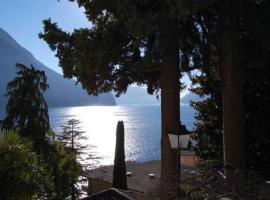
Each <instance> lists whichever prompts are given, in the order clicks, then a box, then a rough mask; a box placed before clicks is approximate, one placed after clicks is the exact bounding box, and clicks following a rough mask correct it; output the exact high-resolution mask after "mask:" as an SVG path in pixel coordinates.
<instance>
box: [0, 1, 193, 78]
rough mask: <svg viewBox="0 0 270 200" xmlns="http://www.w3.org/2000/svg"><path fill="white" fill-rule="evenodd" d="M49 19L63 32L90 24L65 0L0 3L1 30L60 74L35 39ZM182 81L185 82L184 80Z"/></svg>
mask: <svg viewBox="0 0 270 200" xmlns="http://www.w3.org/2000/svg"><path fill="white" fill-rule="evenodd" d="M48 18H51V19H52V21H53V22H57V23H58V25H59V26H60V27H61V28H63V29H64V30H65V31H72V30H73V29H74V28H81V27H89V25H90V23H89V22H88V21H87V19H86V18H85V15H84V13H83V9H82V8H79V7H78V5H77V3H74V2H69V1H68V0H60V1H57V0H0V27H1V28H3V29H4V30H5V31H7V32H8V33H9V34H10V35H11V36H12V37H13V38H14V39H15V40H16V41H17V42H18V43H19V44H21V45H22V46H23V47H25V48H26V49H28V50H29V51H30V52H31V53H32V54H33V55H34V56H35V57H36V58H37V59H38V60H39V61H41V62H42V63H43V64H45V65H46V66H48V67H50V68H52V69H53V70H55V71H58V72H61V68H60V67H58V60H57V58H56V57H55V56H54V52H52V51H51V50H50V48H49V47H48V45H47V43H46V42H45V41H43V40H41V39H39V38H38V33H40V32H42V31H43V24H42V20H44V19H48ZM184 81H185V82H188V81H187V78H184Z"/></svg>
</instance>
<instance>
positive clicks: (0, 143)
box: [0, 130, 55, 200]
mask: <svg viewBox="0 0 270 200" xmlns="http://www.w3.org/2000/svg"><path fill="white" fill-rule="evenodd" d="M0 157H1V159H0V180H1V183H0V199H3V200H5V199H10V200H13V199H14V200H15V199H22V200H29V199H54V197H55V193H54V184H53V177H52V174H51V173H50V170H48V166H47V165H45V163H44V161H42V159H41V158H40V157H39V156H38V155H37V154H36V153H34V152H33V150H32V144H31V141H30V140H29V139H26V138H22V137H21V136H20V135H18V134H17V133H16V132H14V131H6V130H5V131H3V132H1V133H0Z"/></svg>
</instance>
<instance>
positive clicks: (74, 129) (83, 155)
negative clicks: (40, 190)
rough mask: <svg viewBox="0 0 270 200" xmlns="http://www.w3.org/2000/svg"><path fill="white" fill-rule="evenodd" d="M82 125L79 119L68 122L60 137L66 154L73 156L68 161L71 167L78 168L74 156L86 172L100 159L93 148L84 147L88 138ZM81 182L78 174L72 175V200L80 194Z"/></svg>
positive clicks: (63, 127) (63, 126) (89, 146)
mask: <svg viewBox="0 0 270 200" xmlns="http://www.w3.org/2000/svg"><path fill="white" fill-rule="evenodd" d="M80 123H81V122H80V121H79V120H77V119H70V120H68V121H67V123H66V124H65V125H62V126H61V127H62V132H61V133H60V134H59V135H58V137H59V139H60V140H61V141H62V142H63V145H64V148H65V151H66V154H68V155H70V156H71V157H70V158H69V157H68V159H67V161H70V163H71V166H74V168H76V163H74V162H73V160H72V156H74V158H75V162H76V160H77V162H78V163H77V164H78V165H80V166H81V167H82V168H84V170H85V169H87V168H89V167H90V166H91V165H93V162H96V161H97V160H98V157H97V156H95V155H94V153H93V152H92V150H93V146H91V145H83V143H84V140H86V139H87V138H86V137H85V136H84V133H85V132H84V131H82V130H81V127H80ZM88 160H89V161H90V162H88ZM79 182H80V180H79V178H78V176H77V174H75V175H71V181H70V187H69V188H70V194H71V198H72V200H74V199H76V198H77V197H78V196H79V194H80V189H79V185H78V183H79Z"/></svg>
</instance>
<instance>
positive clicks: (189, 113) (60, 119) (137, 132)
mask: <svg viewBox="0 0 270 200" xmlns="http://www.w3.org/2000/svg"><path fill="white" fill-rule="evenodd" d="M49 112H50V121H51V126H52V128H53V129H54V131H55V132H58V133H59V131H60V130H61V128H60V126H61V125H63V124H65V122H67V121H68V120H69V119H72V118H75V119H78V120H80V121H81V122H82V123H81V128H82V130H84V131H85V133H84V134H85V136H86V137H87V140H86V141H85V142H86V143H88V144H91V145H94V146H95V149H94V152H96V154H97V155H98V156H101V157H102V159H101V161H100V162H101V164H102V165H107V164H112V163H113V160H114V150H115V135H116V125H117V121H119V120H122V121H124V126H125V150H126V160H129V161H137V162H145V161H148V160H159V159H160V129H161V124H160V105H159V104H145V105H125V106H85V107H65V108H53V109H50V110H49ZM181 120H182V122H183V124H184V125H186V127H187V128H188V129H189V130H191V129H192V128H193V126H194V125H193V123H194V110H193V109H192V108H190V107H189V106H187V105H181Z"/></svg>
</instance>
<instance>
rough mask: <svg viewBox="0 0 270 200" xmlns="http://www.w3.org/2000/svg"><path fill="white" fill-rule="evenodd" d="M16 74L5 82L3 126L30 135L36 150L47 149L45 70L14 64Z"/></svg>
mask: <svg viewBox="0 0 270 200" xmlns="http://www.w3.org/2000/svg"><path fill="white" fill-rule="evenodd" d="M16 68H17V77H15V79H14V80H12V81H10V82H9V83H8V85H7V93H6V96H7V97H8V98H9V99H8V103H7V107H6V113H7V116H6V118H5V119H4V120H3V121H1V123H0V124H1V128H2V129H14V130H16V131H17V132H18V133H19V134H20V135H22V136H26V137H29V138H31V140H32V141H33V145H34V148H35V149H36V150H37V151H41V149H43V150H44V151H45V149H46V141H45V140H46V138H45V136H46V134H47V133H48V132H49V130H50V125H49V115H48V106H47V104H46V101H45V99H44V97H43V92H45V91H46V89H47V88H48V84H47V78H46V75H45V72H44V71H39V70H36V69H35V68H34V67H33V66H31V68H28V67H26V66H25V65H22V64H16Z"/></svg>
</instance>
